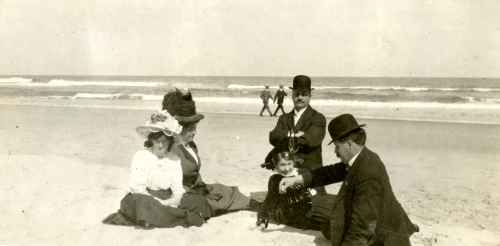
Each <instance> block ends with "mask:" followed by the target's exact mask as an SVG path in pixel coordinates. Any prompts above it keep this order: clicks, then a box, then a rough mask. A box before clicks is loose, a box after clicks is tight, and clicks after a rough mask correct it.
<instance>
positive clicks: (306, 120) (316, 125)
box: [266, 106, 326, 172]
mask: <svg viewBox="0 0 500 246" xmlns="http://www.w3.org/2000/svg"><path fill="white" fill-rule="evenodd" d="M290 129H295V130H297V131H303V132H304V135H303V136H302V137H299V138H298V142H297V145H298V146H299V150H298V152H297V154H296V155H297V157H298V158H299V159H302V160H304V162H303V163H302V165H301V166H300V167H299V171H300V172H302V171H310V170H311V169H316V168H319V167H322V166H323V157H322V155H321V153H322V152H321V151H322V150H321V144H322V143H323V139H324V138H325V133H326V118H325V116H323V114H321V113H319V112H318V111H316V110H314V109H313V108H311V106H308V107H307V109H306V110H305V111H304V113H303V114H302V116H301V117H300V119H299V121H298V122H297V125H294V111H293V110H292V111H291V112H289V113H286V114H283V115H281V116H280V118H279V119H278V123H277V124H276V127H275V128H274V129H273V130H272V131H271V132H269V142H270V143H271V144H272V145H273V146H274V147H275V148H274V149H273V151H271V152H274V151H275V150H284V149H287V146H288V140H289V137H287V136H288V132H289V131H290ZM270 158H272V153H270V155H268V157H266V162H269V161H270ZM304 169H305V170H304Z"/></svg>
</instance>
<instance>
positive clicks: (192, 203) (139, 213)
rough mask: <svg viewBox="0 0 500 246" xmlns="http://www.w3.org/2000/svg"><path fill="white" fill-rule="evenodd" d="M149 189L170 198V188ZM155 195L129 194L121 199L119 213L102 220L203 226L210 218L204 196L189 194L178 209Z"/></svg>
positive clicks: (108, 222)
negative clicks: (160, 189)
mask: <svg viewBox="0 0 500 246" xmlns="http://www.w3.org/2000/svg"><path fill="white" fill-rule="evenodd" d="M148 192H149V193H150V194H151V195H152V196H155V197H158V198H160V199H168V198H170V197H171V193H170V191H151V190H148ZM152 196H149V195H144V194H132V193H129V194H127V195H126V196H125V197H124V198H123V199H122V201H121V204H120V210H118V213H115V214H112V215H110V216H108V217H107V218H106V219H105V220H104V221H103V223H106V224H115V225H144V224H145V223H148V224H150V225H153V226H156V227H163V228H171V227H176V226H182V227H189V226H201V225H202V224H203V221H204V219H207V218H209V217H210V214H211V211H210V205H208V203H207V200H206V199H205V197H203V196H201V195H198V194H191V193H187V194H184V196H183V197H182V200H181V203H180V205H179V206H178V208H174V207H171V206H165V205H162V204H161V203H160V202H159V201H157V200H156V199H154V198H153V197H152Z"/></svg>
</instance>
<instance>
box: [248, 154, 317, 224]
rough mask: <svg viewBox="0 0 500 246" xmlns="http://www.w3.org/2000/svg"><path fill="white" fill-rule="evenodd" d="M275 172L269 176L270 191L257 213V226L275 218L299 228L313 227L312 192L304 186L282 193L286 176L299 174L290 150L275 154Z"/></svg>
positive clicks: (279, 221)
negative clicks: (280, 186)
mask: <svg viewBox="0 0 500 246" xmlns="http://www.w3.org/2000/svg"><path fill="white" fill-rule="evenodd" d="M272 162H273V163H274V164H275V169H274V170H273V172H274V174H273V175H272V176H271V177H270V178H269V183H268V190H267V191H268V193H267V196H266V199H265V200H264V203H263V204H262V206H261V208H260V211H259V213H258V215H257V226H259V225H260V224H261V223H264V224H265V227H266V228H267V224H268V223H269V219H270V218H273V219H274V221H275V222H277V223H279V224H285V225H288V226H292V227H296V228H299V229H313V226H314V225H313V222H314V220H313V218H312V202H311V197H312V194H311V192H310V191H309V189H306V188H304V187H294V188H289V189H288V190H287V191H286V193H284V194H280V192H279V184H280V181H281V179H283V178H284V177H293V176H297V175H299V173H298V172H297V168H295V167H294V165H295V158H294V155H293V154H290V152H281V153H278V154H275V155H274V157H273V161H272Z"/></svg>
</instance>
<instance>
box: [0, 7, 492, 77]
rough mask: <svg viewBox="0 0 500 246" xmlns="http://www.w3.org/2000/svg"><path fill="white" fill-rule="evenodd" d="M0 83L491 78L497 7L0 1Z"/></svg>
mask: <svg viewBox="0 0 500 246" xmlns="http://www.w3.org/2000/svg"><path fill="white" fill-rule="evenodd" d="M0 74H1V75H144V76H148V75H151V76H294V75H296V74H306V75H309V76H333V77H489V78H491V77H494V78H499V77H500V1H497V0H481V1H477V0H444V1H437V0H436V1H420V0H408V1H386V0H384V1H376V0H354V1H353V0H334V1H332V0H328V1H263V0H252V1H237V0H235V1H230V0H227V1H221V0H213V1H212V0H210V1H203V0H202V1H189V0H188V1H176V0H172V1H170V0H169V1H152V0H140V1H131V0H115V1H113V0H95V1H93V0H87V1H75V0H44V1H40V0H29V1H28V0H16V1H13V0H0Z"/></svg>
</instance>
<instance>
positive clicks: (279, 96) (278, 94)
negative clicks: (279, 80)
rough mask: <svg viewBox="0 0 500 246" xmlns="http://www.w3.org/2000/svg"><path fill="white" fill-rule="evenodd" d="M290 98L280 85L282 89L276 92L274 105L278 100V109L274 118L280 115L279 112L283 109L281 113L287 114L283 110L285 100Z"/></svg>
mask: <svg viewBox="0 0 500 246" xmlns="http://www.w3.org/2000/svg"><path fill="white" fill-rule="evenodd" d="M286 96H288V95H287V94H286V92H285V91H284V90H283V85H280V89H279V90H278V91H277V92H276V95H275V96H274V100H273V103H276V99H277V100H278V107H277V108H276V111H274V116H276V114H277V113H278V110H279V109H281V112H283V114H285V110H284V109H283V99H285V97H286Z"/></svg>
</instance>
